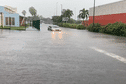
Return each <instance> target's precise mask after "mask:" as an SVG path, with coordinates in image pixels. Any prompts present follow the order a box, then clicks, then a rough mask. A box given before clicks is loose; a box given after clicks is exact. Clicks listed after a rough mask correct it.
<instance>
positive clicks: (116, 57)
mask: <svg viewBox="0 0 126 84" xmlns="http://www.w3.org/2000/svg"><path fill="white" fill-rule="evenodd" d="M90 48H91V49H94V50H96V51H98V52H100V53H103V54H105V55H107V56H110V57H112V58H115V59H117V60H119V61H121V62H123V63H126V58H123V57H121V56H118V55H116V54H113V53H109V52H107V51H105V50H101V49H98V48H96V47H90Z"/></svg>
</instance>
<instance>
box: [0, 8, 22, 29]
mask: <svg viewBox="0 0 126 84" xmlns="http://www.w3.org/2000/svg"><path fill="white" fill-rule="evenodd" d="M22 23H24V17H23V16H20V15H19V14H18V13H17V8H12V7H10V6H0V26H14V27H19V26H20V25H22Z"/></svg>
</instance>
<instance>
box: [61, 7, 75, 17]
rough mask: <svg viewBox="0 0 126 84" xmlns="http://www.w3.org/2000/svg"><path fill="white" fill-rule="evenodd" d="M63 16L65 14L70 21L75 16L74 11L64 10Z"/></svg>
mask: <svg viewBox="0 0 126 84" xmlns="http://www.w3.org/2000/svg"><path fill="white" fill-rule="evenodd" d="M62 14H63V16H64V17H68V18H69V19H70V17H71V16H72V15H73V11H72V10H70V9H67V10H63V11H62Z"/></svg>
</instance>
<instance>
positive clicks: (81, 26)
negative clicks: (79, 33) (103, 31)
mask: <svg viewBox="0 0 126 84" xmlns="http://www.w3.org/2000/svg"><path fill="white" fill-rule="evenodd" d="M76 28H77V29H86V27H85V26H84V25H77V26H76Z"/></svg>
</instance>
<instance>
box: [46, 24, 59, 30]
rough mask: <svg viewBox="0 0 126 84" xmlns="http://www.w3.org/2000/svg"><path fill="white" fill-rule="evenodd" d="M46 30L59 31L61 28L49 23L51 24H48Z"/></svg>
mask: <svg viewBox="0 0 126 84" xmlns="http://www.w3.org/2000/svg"><path fill="white" fill-rule="evenodd" d="M48 30H51V31H61V29H60V28H59V26H57V25H51V26H49V27H48Z"/></svg>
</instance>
